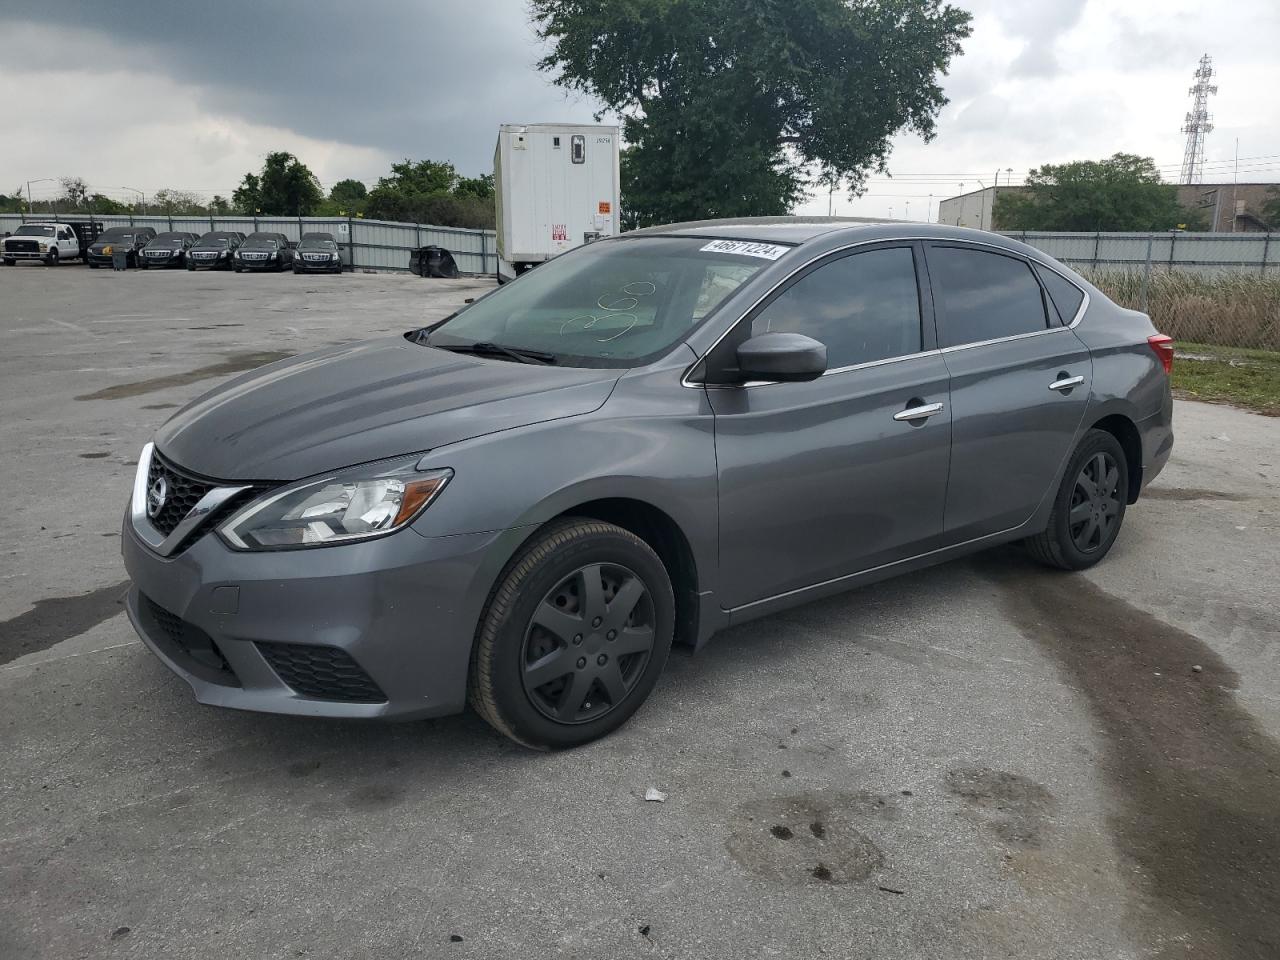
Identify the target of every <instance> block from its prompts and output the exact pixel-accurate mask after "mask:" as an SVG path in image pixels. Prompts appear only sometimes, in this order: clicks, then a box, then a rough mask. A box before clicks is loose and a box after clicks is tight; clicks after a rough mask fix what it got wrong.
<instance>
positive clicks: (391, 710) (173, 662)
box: [122, 513, 521, 719]
mask: <svg viewBox="0 0 1280 960" xmlns="http://www.w3.org/2000/svg"><path fill="white" fill-rule="evenodd" d="M513 535H514V536H517V537H518V536H519V535H521V534H520V532H519V531H507V532H505V533H503V532H488V533H477V534H470V535H465V536H456V537H438V538H431V537H424V536H421V535H420V534H418V533H417V532H416V531H415V530H413V529H412V528H410V529H407V530H402V531H400V532H398V533H395V534H392V535H391V536H388V537H385V538H382V539H379V540H371V541H367V542H365V543H354V544H347V545H344V546H339V547H325V548H319V549H312V550H287V551H270V552H263V553H241V552H236V551H233V550H231V549H230V548H228V547H227V546H226V545H225V544H223V543H222V541H221V540H220V539H219V538H218V537H217V535H216V534H214V533H212V532H208V533H206V534H205V535H204V536H203V537H201V538H200V539H198V540H197V541H195V542H194V543H193V544H192V545H191V546H190V547H188V548H187V549H186V550H185V551H183V552H181V553H179V554H177V555H175V556H171V557H161V556H160V555H158V554H156V553H154V552H153V551H152V550H150V549H149V548H148V547H147V546H146V545H145V544H144V543H143V542H142V541H141V540H140V539H139V537H138V535H137V534H136V533H135V532H134V529H133V521H132V519H131V517H130V516H129V515H128V514H127V513H126V516H125V521H124V531H123V537H122V543H123V546H122V552H123V554H124V562H125V567H126V568H127V570H128V572H129V576H130V578H131V579H132V580H133V586H132V588H131V589H130V591H129V595H128V600H127V609H128V613H129V619H130V620H131V621H132V622H133V625H134V628H135V629H136V630H137V632H138V634H139V636H141V637H142V639H143V641H144V642H145V643H146V644H147V646H148V647H150V648H151V650H152V651H153V652H154V653H155V654H156V656H158V657H159V658H160V659H161V660H162V661H163V662H164V663H165V664H166V665H167V666H168V667H169V668H170V669H171V670H172V671H173V672H174V673H176V674H178V676H180V677H181V678H182V679H183V680H185V681H186V682H187V684H189V685H190V687H191V689H192V690H193V691H194V693H195V696H196V699H197V700H198V701H200V702H201V703H206V704H211V705H214V706H220V707H231V708H235V709H239V710H256V711H263V712H269V713H284V714H296V715H303V716H328V717H368V718H385V719H391V718H395V719H413V718H417V717H431V716H442V715H445V714H450V713H456V712H458V711H459V710H461V709H462V707H463V705H464V704H465V702H466V683H467V670H468V667H469V663H470V657H471V642H472V638H473V636H474V635H475V629H476V624H477V623H478V621H479V618H480V615H481V612H482V610H483V607H484V604H485V601H486V600H487V597H488V591H489V588H490V586H491V584H492V580H493V577H494V576H495V575H496V569H500V563H501V558H502V557H503V556H504V555H505V554H504V553H503V550H504V549H505V541H507V540H508V539H510V538H511V537H512V536H513ZM495 547H497V548H498V549H496V550H495ZM282 651H283V654H282ZM273 664H274V666H273ZM299 664H301V666H299ZM299 670H301V671H302V672H303V674H304V675H303V676H302V678H301V679H299V676H300V675H299ZM352 676H355V677H356V678H357V680H359V678H360V677H365V678H367V680H368V683H367V684H366V683H363V681H360V682H357V683H356V684H355V685H354V686H352V684H351V683H350V682H349V681H351V678H352ZM286 678H287V679H289V680H290V681H291V682H292V685H291V683H290V682H286ZM370 685H372V686H370ZM300 688H301V689H300ZM353 689H354V690H355V691H357V696H356V699H354V700H353V699H352V694H351V691H352V690H353ZM370 689H372V691H373V693H372V694H371V695H370V694H369V692H368V691H369V690H370Z"/></svg>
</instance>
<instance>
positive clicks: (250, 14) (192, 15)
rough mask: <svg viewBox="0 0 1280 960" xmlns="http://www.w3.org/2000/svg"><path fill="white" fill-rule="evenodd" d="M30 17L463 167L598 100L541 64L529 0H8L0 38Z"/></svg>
mask: <svg viewBox="0 0 1280 960" xmlns="http://www.w3.org/2000/svg"><path fill="white" fill-rule="evenodd" d="M21 23H28V24H35V25H40V26H44V27H46V28H53V29H55V30H57V31H58V32H67V33H76V34H80V35H81V36H83V35H84V34H86V33H87V34H89V35H90V36H91V37H95V38H98V39H100V40H101V41H102V42H103V50H104V57H107V56H110V57H112V58H113V59H114V58H118V57H119V56H120V55H121V53H123V54H124V55H125V56H127V57H129V58H132V60H131V62H136V63H137V64H139V65H140V67H143V68H145V69H146V70H147V72H148V73H154V72H159V73H162V74H167V75H169V76H172V77H175V78H179V79H181V80H182V81H183V82H184V83H186V84H195V85H197V86H198V87H199V88H200V90H201V96H202V98H203V100H204V102H202V103H201V104H199V107H200V108H201V109H203V110H207V111H215V112H218V113H222V114H226V115H229V116H235V117H241V118H243V119H244V120H246V121H249V122H252V123H257V124H263V125H268V126H274V127H280V128H284V129H288V130H292V131H294V132H296V133H298V134H301V135H303V136H307V137H312V138H315V139H319V140H330V141H339V142H343V143H349V144H355V145H359V146H366V147H373V148H376V149H380V150H385V151H387V152H388V153H390V154H391V155H393V156H408V157H414V158H422V157H431V158H434V159H442V160H444V159H447V160H451V161H452V162H453V163H454V164H455V165H456V166H457V167H458V168H459V169H460V170H461V171H463V172H465V173H478V172H481V171H484V170H488V169H489V168H490V167H491V165H492V151H493V143H494V140H495V137H496V128H497V126H498V124H499V123H518V122H536V121H554V120H573V121H588V122H589V121H590V118H591V115H592V112H593V110H594V109H595V104H594V103H592V102H590V101H588V100H585V99H583V98H580V97H577V96H566V94H565V92H564V91H563V90H561V89H560V88H558V87H555V86H553V85H552V83H551V78H550V77H549V76H548V75H547V74H544V73H540V72H539V71H538V70H537V69H536V66H535V63H536V60H537V59H538V57H539V55H540V54H541V45H540V44H539V43H538V42H537V41H536V40H535V39H534V36H533V28H532V26H531V25H530V22H529V17H528V11H527V8H526V5H525V3H524V0H472V2H469V3H445V2H430V3H427V2H420V3H404V2H400V3H396V2H369V0H364V2H342V3H339V2H336V0H312V2H308V3H290V4H285V3H271V2H256V3H249V2H240V0H218V2H217V3H209V4H199V5H197V4H187V3H146V4H128V5H116V4H104V3H81V2H68V0H62V2H59V3H58V4H43V5H31V6H16V5H6V6H3V7H0V36H2V35H4V34H5V32H6V26H8V25H10V24H21ZM10 59H11V58H10Z"/></svg>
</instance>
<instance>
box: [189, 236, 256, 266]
mask: <svg viewBox="0 0 1280 960" xmlns="http://www.w3.org/2000/svg"><path fill="white" fill-rule="evenodd" d="M242 243H244V234H243V233H241V232H240V231H239V230H210V231H209V232H208V233H206V234H205V235H204V236H202V237H201V238H200V239H199V240H197V241H196V242H195V243H194V244H192V246H191V249H190V250H188V251H187V269H188V270H195V269H196V268H198V267H207V268H209V269H210V270H217V269H219V268H221V269H223V270H228V269H230V267H231V258H232V257H233V256H234V255H235V252H236V250H237V249H239V247H240V244H242Z"/></svg>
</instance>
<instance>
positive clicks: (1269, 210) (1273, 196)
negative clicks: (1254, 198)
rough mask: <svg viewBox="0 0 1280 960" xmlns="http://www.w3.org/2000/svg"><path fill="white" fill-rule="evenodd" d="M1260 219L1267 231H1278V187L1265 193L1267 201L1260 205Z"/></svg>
mask: <svg viewBox="0 0 1280 960" xmlns="http://www.w3.org/2000/svg"><path fill="white" fill-rule="evenodd" d="M1262 219H1263V220H1265V221H1266V223H1267V228H1268V229H1269V230H1280V187H1272V188H1271V189H1270V190H1268V191H1267V199H1266V200H1264V201H1263V203H1262Z"/></svg>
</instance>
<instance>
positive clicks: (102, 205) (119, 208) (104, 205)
mask: <svg viewBox="0 0 1280 960" xmlns="http://www.w3.org/2000/svg"><path fill="white" fill-rule="evenodd" d="M84 205H85V208H86V209H89V210H92V211H93V212H94V213H100V214H104V215H112V214H125V213H130V212H133V213H141V212H142V208H141V207H138V208H137V209H136V210H134V209H133V208H132V207H131V206H130V205H129V204H127V203H121V202H120V201H119V200H112V199H111V198H110V197H108V196H104V195H103V194H101V193H95V194H94V195H93V196H91V197H89V198H88V199H87V200H85V204H84Z"/></svg>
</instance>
